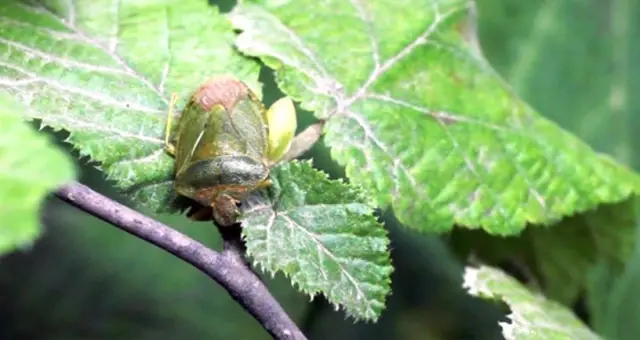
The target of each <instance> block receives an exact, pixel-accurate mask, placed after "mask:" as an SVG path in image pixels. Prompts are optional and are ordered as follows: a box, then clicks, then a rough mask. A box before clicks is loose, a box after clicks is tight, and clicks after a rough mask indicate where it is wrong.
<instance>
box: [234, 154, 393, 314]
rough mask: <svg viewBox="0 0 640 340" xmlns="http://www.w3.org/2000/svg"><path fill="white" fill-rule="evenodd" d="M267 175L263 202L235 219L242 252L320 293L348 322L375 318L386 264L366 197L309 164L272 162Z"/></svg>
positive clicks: (383, 239)
mask: <svg viewBox="0 0 640 340" xmlns="http://www.w3.org/2000/svg"><path fill="white" fill-rule="evenodd" d="M271 178H272V180H273V187H272V189H271V190H270V193H269V195H268V197H266V196H262V197H260V199H257V200H254V201H253V202H251V201H250V202H249V205H248V206H247V210H246V212H245V215H244V217H243V220H244V228H243V236H244V239H245V240H246V242H247V253H248V254H249V255H250V256H252V257H253V258H254V260H255V262H256V263H258V264H259V265H261V266H262V267H263V268H264V269H266V270H268V271H269V272H271V273H275V272H276V271H282V272H284V273H285V274H286V275H287V276H289V277H290V278H291V281H292V282H293V283H294V284H296V285H298V286H299V287H300V289H301V290H303V291H304V292H306V293H307V294H310V295H315V294H317V293H320V292H325V293H326V295H327V298H328V300H329V301H331V303H333V304H334V305H335V306H336V308H337V307H338V305H341V306H343V307H344V309H345V310H346V312H347V313H348V314H349V315H351V316H353V317H354V318H357V319H368V320H377V319H378V317H379V316H380V313H381V312H382V309H383V308H384V301H385V298H386V296H387V294H388V293H389V283H390V281H389V276H390V274H391V271H392V267H391V261H390V260H389V254H388V251H387V247H388V244H389V240H388V238H387V234H386V231H385V229H384V228H383V226H382V225H381V224H380V223H378V222H377V220H376V218H375V217H374V216H373V215H372V212H373V211H372V206H371V203H370V202H369V200H368V199H367V196H366V195H364V194H363V193H362V192H361V191H360V190H358V189H357V188H355V187H353V186H351V185H347V184H345V183H343V182H342V181H339V180H330V179H328V177H327V175H326V174H324V173H322V172H320V171H318V170H315V169H314V168H313V167H312V166H311V164H310V162H298V161H293V162H290V163H286V164H283V165H280V166H278V167H276V168H275V169H274V170H273V172H272V175H271Z"/></svg>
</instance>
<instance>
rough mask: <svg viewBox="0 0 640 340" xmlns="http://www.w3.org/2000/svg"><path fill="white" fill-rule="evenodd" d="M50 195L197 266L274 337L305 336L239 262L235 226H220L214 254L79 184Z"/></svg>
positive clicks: (241, 249)
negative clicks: (221, 244) (220, 248)
mask: <svg viewBox="0 0 640 340" xmlns="http://www.w3.org/2000/svg"><path fill="white" fill-rule="evenodd" d="M56 196H57V197H58V198H60V199H61V200H63V201H65V202H67V203H69V204H71V205H73V206H75V207H77V208H79V209H81V210H83V211H86V212H88V213H90V214H91V215H94V216H96V217H98V218H100V219H101V220H103V221H105V222H108V223H110V224H112V225H114V226H115V227H117V228H119V229H121V230H124V231H126V232H128V233H130V234H132V235H134V236H136V237H139V238H141V239H143V240H145V241H147V242H149V243H151V244H153V245H155V246H157V247H159V248H161V249H163V250H165V251H167V252H169V253H171V254H173V255H175V256H176V257H178V258H180V259H182V260H183V261H185V262H187V263H189V264H191V265H192V266H194V267H196V268H198V269H199V270H200V271H202V272H203V273H205V274H207V275H208V276H209V277H211V278H212V279H213V280H215V281H216V282H217V283H218V284H220V285H221V286H222V287H224V288H225V289H226V290H227V292H228V293H229V294H230V295H231V297H233V299H234V300H236V301H237V302H238V303H239V304H240V305H241V306H242V307H243V308H244V309H245V310H246V311H247V312H249V314H251V315H252V316H253V317H254V318H255V319H256V320H257V321H258V322H259V323H260V324H261V325H262V327H263V328H264V329H265V330H266V331H267V332H269V334H271V336H273V338H274V339H278V340H280V339H283V340H284V339H287V340H289V339H293V340H298V339H303V340H305V339H306V337H305V336H304V334H303V333H302V332H301V331H300V329H299V328H298V327H297V326H296V324H295V323H294V322H293V321H292V320H291V318H289V316H288V315H287V313H286V312H285V311H284V310H283V309H282V307H281V306H280V304H279V303H278V302H277V301H276V299H275V298H274V297H273V296H272V295H271V294H270V293H269V290H268V289H267V287H266V286H265V284H264V283H263V282H262V280H261V279H260V277H258V275H256V273H255V272H254V271H253V270H251V268H250V267H249V266H248V264H247V262H246V261H245V259H244V245H243V244H242V241H241V239H240V233H239V225H236V226H235V227H234V226H231V227H229V228H230V229H228V230H227V229H221V233H222V237H223V239H224V250H223V251H222V252H217V251H215V250H212V249H209V248H207V247H206V246H204V245H203V244H201V243H200V242H198V241H195V240H193V239H192V238H190V237H188V236H186V235H184V234H182V233H180V232H178V231H176V230H174V229H172V228H171V227H169V226H167V225H165V224H162V223H160V222H158V221H156V220H154V219H152V218H150V217H147V216H145V215H143V214H141V213H139V212H137V211H135V210H133V209H131V208H129V207H126V206H124V205H122V204H120V203H118V202H116V201H114V200H112V199H109V198H108V197H105V196H103V195H101V194H99V193H97V192H95V191H93V190H92V189H91V188H89V187H87V186H85V185H83V184H80V183H77V182H72V183H70V184H68V185H65V186H63V187H62V188H60V189H59V190H58V191H57V192H56Z"/></svg>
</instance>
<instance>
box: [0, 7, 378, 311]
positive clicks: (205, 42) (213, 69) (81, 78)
mask: <svg viewBox="0 0 640 340" xmlns="http://www.w3.org/2000/svg"><path fill="white" fill-rule="evenodd" d="M98 6H105V7H104V10H105V13H109V14H106V15H100V16H98V17H97V16H95V15H94V13H97V11H96V10H97V8H96V7H95V5H93V4H91V5H90V4H88V3H75V4H74V3H72V4H71V5H69V6H61V5H59V3H57V2H55V1H40V2H23V1H17V2H9V3H3V4H1V5H0V12H2V13H3V15H4V17H6V18H7V20H3V21H2V22H1V23H0V30H1V31H2V32H3V36H2V37H1V39H2V40H0V43H1V45H0V46H2V48H4V52H5V53H4V54H3V57H2V58H3V59H2V60H0V76H2V77H3V79H5V81H3V82H2V83H0V86H1V87H2V88H3V89H4V90H6V91H7V92H9V93H10V94H11V95H13V96H14V97H16V98H17V99H19V100H20V101H21V102H23V103H25V104H26V105H27V107H28V109H29V110H28V116H29V117H30V118H39V119H42V121H43V123H44V124H46V125H50V126H53V127H55V128H58V129H60V128H63V129H65V130H68V131H70V132H71V136H70V138H69V141H70V142H71V143H72V144H73V145H74V146H75V147H77V148H78V149H79V150H80V153H81V154H82V155H88V156H90V157H91V159H92V160H94V161H97V162H99V163H100V165H99V166H100V168H101V169H102V170H104V171H105V172H106V174H107V175H108V177H109V178H110V179H113V180H115V181H116V183H117V185H118V187H119V188H120V189H122V190H123V191H124V192H125V193H127V194H128V196H130V198H132V199H133V201H134V202H135V203H136V204H137V205H138V206H139V207H142V206H144V207H147V208H151V209H152V210H155V211H163V210H168V209H170V208H171V206H172V204H171V203H172V200H173V198H175V193H174V190H173V188H172V184H173V178H172V177H173V171H172V170H173V163H174V162H173V159H172V158H171V157H170V156H169V155H168V154H167V153H166V152H165V151H164V144H163V142H164V141H163V132H164V127H165V123H166V112H167V111H168V107H167V104H168V96H169V95H170V94H171V93H173V92H177V93H178V94H179V96H180V98H181V99H182V101H183V102H184V100H185V99H186V98H187V96H188V95H189V94H190V93H192V92H193V91H195V89H196V88H197V86H199V85H200V84H201V83H202V82H204V81H205V80H206V79H208V78H209V77H211V76H212V75H214V74H232V75H234V76H236V77H237V78H239V79H241V80H243V81H245V82H247V84H248V85H249V86H250V87H251V88H252V89H254V90H259V89H260V86H259V85H258V83H257V76H258V66H257V63H256V62H254V61H251V60H249V59H247V58H245V57H242V56H240V55H238V54H236V53H235V52H234V50H233V47H232V42H233V37H234V36H233V31H232V29H231V26H230V25H229V23H228V22H226V21H225V19H224V18H223V17H222V16H221V15H220V14H219V13H218V12H217V11H216V10H213V9H212V8H211V7H207V5H206V3H204V2H202V1H197V0H189V1H178V0H175V1H169V0H165V1H153V2H147V1H141V0H140V1H127V2H123V3H121V5H120V6H119V7H117V8H116V11H107V10H110V9H111V8H110V7H109V6H108V5H107V4H102V3H100V4H99V5H98ZM256 92H258V93H260V91H256ZM292 112H294V111H292ZM300 167H301V168H299V169H303V170H300V171H302V172H300V173H299V174H300V175H303V174H305V176H302V177H300V179H302V180H304V179H307V180H313V181H316V180H317V181H316V182H313V181H312V182H309V183H308V184H307V185H302V184H300V183H299V182H297V181H296V180H297V179H296V180H294V181H293V182H292V184H291V185H289V184H286V185H285V184H282V183H284V182H286V180H285V179H284V177H278V178H280V182H279V183H281V184H280V186H279V187H278V188H288V189H290V188H293V186H294V185H295V184H297V185H299V186H300V187H304V188H305V190H309V192H310V193H311V192H314V191H315V192H318V193H327V194H330V195H328V196H318V197H316V198H313V199H312V197H311V196H309V199H310V201H306V200H305V199H304V198H302V199H301V198H300V197H299V195H300V193H299V192H297V191H295V190H294V191H286V190H285V191H283V192H277V191H276V192H277V194H278V195H279V196H278V198H277V201H278V202H282V200H284V201H287V202H288V200H292V202H295V204H297V205H298V206H296V210H295V211H291V212H285V211H279V210H278V215H277V216H279V219H277V222H282V220H281V219H280V218H286V219H287V220H289V218H292V219H294V220H295V219H301V218H302V216H297V217H295V218H294V216H293V215H289V213H291V214H294V215H295V213H299V214H305V213H311V211H315V212H314V214H315V215H310V216H308V217H309V219H308V220H300V222H299V224H297V226H298V228H300V231H303V230H306V231H307V233H308V234H305V235H303V234H291V235H286V233H285V232H286V229H283V228H284V227H286V225H283V224H276V228H273V229H272V230H273V231H275V232H277V233H279V234H278V235H279V236H281V237H282V239H273V238H265V244H266V245H270V244H271V243H272V242H276V243H278V244H279V243H281V242H283V240H284V239H286V238H287V237H290V238H294V239H295V240H296V241H300V242H304V244H307V245H308V244H310V243H309V242H312V243H313V244H314V246H315V247H326V249H327V251H326V252H321V253H318V252H315V253H314V254H311V253H310V254H308V255H307V257H308V258H305V257H301V258H300V262H299V263H298V265H299V268H298V269H294V268H291V267H290V266H288V265H283V264H285V263H287V261H290V258H291V256H292V255H293V253H291V252H294V251H296V249H294V248H291V249H289V251H290V252H289V253H287V252H280V253H278V254H276V255H277V258H276V257H274V253H272V252H270V249H271V248H269V247H267V248H261V247H260V243H259V242H258V237H259V236H258V235H259V233H258V230H260V228H262V227H263V226H264V225H265V224H264V223H263V221H261V220H260V219H259V218H258V216H259V214H257V212H256V214H254V215H248V216H249V218H248V219H247V220H246V221H245V228H246V229H245V230H246V235H247V237H248V240H249V241H250V242H249V244H250V246H249V253H250V254H251V255H253V256H254V257H255V258H256V260H257V262H258V263H261V264H263V265H264V266H265V267H267V268H268V269H270V270H271V271H275V270H283V271H284V272H285V273H286V274H288V275H291V278H292V280H293V281H294V282H295V283H297V284H299V285H300V287H301V288H302V289H303V290H304V291H305V292H308V293H311V294H316V293H319V292H321V291H322V292H324V293H325V294H327V296H328V297H329V299H330V300H331V301H332V302H334V303H335V304H342V305H343V306H344V307H345V308H346V309H347V311H348V313H349V314H350V315H353V316H354V317H357V318H364V319H376V318H377V317H378V316H379V315H380V312H381V310H382V308H383V306H384V298H385V296H386V295H387V294H388V292H389V275H390V273H391V267H390V264H389V258H388V253H387V249H386V245H387V244H388V239H387V237H386V234H385V233H384V230H383V229H382V227H381V225H380V224H378V223H377V222H376V220H375V218H374V217H373V215H372V207H370V206H368V205H366V204H365V199H364V198H363V196H362V194H361V193H359V192H358V191H357V190H355V189H353V188H350V187H348V186H346V185H345V184H340V183H338V182H330V181H328V180H326V178H325V177H323V176H324V175H321V174H319V173H317V172H310V171H311V170H310V169H306V168H305V167H304V166H302V165H300ZM307 167H308V166H307ZM285 169H288V168H285ZM295 169H298V168H295ZM304 169H306V172H304ZM277 171H278V170H276V173H275V174H274V176H276V177H277V176H283V174H286V170H280V171H281V172H280V173H278V172H277ZM282 171H284V172H282ZM296 175H298V173H297V174H296ZM322 178H324V179H325V180H324V181H322V180H320V179H322ZM340 190H343V191H344V192H343V193H342V194H339V191H340ZM302 194H303V195H304V193H302ZM315 203H321V204H322V205H320V206H315V207H312V206H310V205H312V204H315ZM279 204H280V203H279ZM327 204H330V205H332V206H333V207H335V208H336V209H337V210H336V211H333V213H335V214H336V215H335V216H334V217H335V220H333V222H332V223H329V224H326V225H325V221H323V220H321V219H320V218H321V217H324V216H325V214H327V213H329V212H331V209H328V208H327V206H326V205H327ZM321 211H322V212H321ZM262 212H264V211H262ZM252 216H253V217H252ZM254 221H255V223H257V224H256V225H252V223H254ZM316 223H320V224H322V225H320V224H319V225H316ZM326 227H330V228H332V229H333V230H334V231H337V232H340V233H342V232H344V233H350V234H351V235H350V237H349V236H348V235H346V234H345V235H340V237H337V236H336V235H333V236H331V235H329V233H328V231H326V230H325V231H324V232H325V235H320V234H319V235H314V234H313V233H315V232H317V233H320V232H321V231H322V230H323V228H326ZM268 229H269V230H271V227H269V228H268ZM305 236H306V237H307V239H306V241H305V240H303V239H304V238H305ZM358 236H361V237H358ZM316 237H317V238H316ZM285 244H287V245H291V246H295V247H297V246H300V245H296V244H291V243H286V242H285ZM315 249H319V248H315ZM298 255H301V254H298ZM325 255H326V256H327V257H328V259H327V260H326V261H325V260H321V259H320V258H318V256H325ZM352 257H353V258H352ZM354 258H355V259H354ZM356 259H357V260H356ZM318 261H319V262H318ZM359 261H370V263H364V262H362V263H361V262H359ZM315 265H317V266H315ZM372 266H373V268H374V269H375V270H373V271H372V272H367V271H368V270H371V269H372ZM322 275H329V277H328V278H327V279H326V280H324V281H320V280H318V279H317V278H319V277H322ZM334 280H335V281H334ZM352 293H353V294H352Z"/></svg>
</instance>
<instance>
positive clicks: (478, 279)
mask: <svg viewBox="0 0 640 340" xmlns="http://www.w3.org/2000/svg"><path fill="white" fill-rule="evenodd" d="M464 287H465V288H466V289H467V290H468V291H469V293H470V294H471V295H475V296H479V297H483V298H486V299H495V300H499V301H503V302H505V303H506V304H507V305H508V307H509V308H510V310H511V313H510V314H509V315H508V318H509V320H510V322H501V323H500V326H501V327H502V334H503V335H504V337H505V338H506V339H507V340H516V339H517V340H555V339H557V340H562V339H581V340H597V339H600V337H598V336H597V335H596V334H594V333H593V332H592V331H591V330H589V328H587V327H586V326H585V325H584V324H583V323H582V322H581V321H580V320H578V319H577V318H576V317H575V316H574V315H573V313H571V312H570V311H569V310H568V309H567V308H566V307H565V306H563V305H561V304H559V303H557V302H554V301H550V300H547V299H546V298H545V297H543V296H541V295H539V294H536V293H532V292H530V291H529V290H528V289H527V288H525V287H523V286H522V285H521V284H520V283H518V281H516V280H515V279H513V278H512V277H510V276H508V275H506V274H505V273H503V272H502V271H500V270H498V269H495V268H491V267H487V266H481V267H479V268H472V267H467V269H466V272H465V275H464Z"/></svg>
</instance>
